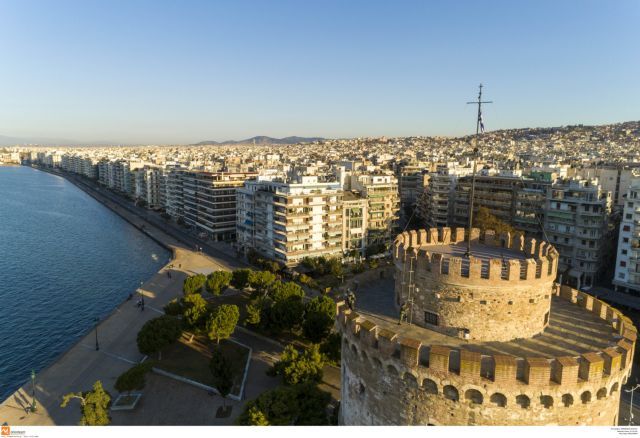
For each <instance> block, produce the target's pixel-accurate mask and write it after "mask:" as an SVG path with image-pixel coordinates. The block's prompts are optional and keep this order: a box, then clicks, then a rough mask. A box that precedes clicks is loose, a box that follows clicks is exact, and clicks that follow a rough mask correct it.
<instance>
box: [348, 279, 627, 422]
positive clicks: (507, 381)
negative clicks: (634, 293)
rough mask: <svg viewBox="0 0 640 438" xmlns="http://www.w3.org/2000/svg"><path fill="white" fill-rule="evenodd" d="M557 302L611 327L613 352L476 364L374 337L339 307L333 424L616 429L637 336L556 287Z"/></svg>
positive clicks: (473, 358) (467, 357) (384, 335)
mask: <svg viewBox="0 0 640 438" xmlns="http://www.w3.org/2000/svg"><path fill="white" fill-rule="evenodd" d="M556 294H557V295H558V296H559V297H560V298H562V299H565V300H567V301H570V302H572V303H573V304H575V305H576V306H580V307H582V308H584V309H585V310H586V311H589V312H593V313H594V314H596V315H598V316H599V317H600V318H601V319H603V320H606V321H607V322H609V323H610V324H611V325H612V327H613V328H614V330H615V331H616V333H617V334H618V335H617V339H616V340H614V342H615V346H612V347H609V348H606V349H604V350H603V351H594V352H588V353H584V354H582V355H580V356H577V357H571V356H563V357H557V358H542V357H524V358H521V357H513V356H508V355H491V356H489V355H482V354H480V353H473V352H470V351H467V350H464V349H456V348H452V347H446V346H439V345H428V346H423V345H422V343H421V342H420V341H418V340H415V339H407V338H399V337H398V335H397V334H395V333H392V332H389V331H388V330H385V329H382V328H378V327H377V326H376V325H375V324H374V323H371V322H370V321H367V320H366V319H365V318H363V317H361V316H360V315H358V314H357V313H354V312H351V311H349V310H348V309H346V306H344V304H343V303H339V304H338V317H337V326H338V329H339V330H340V332H341V333H342V335H343V345H342V363H341V367H342V389H341V391H342V400H341V413H340V421H341V422H342V424H346V425H357V424H371V425H427V424H435V425H471V424H477V425H551V424H553V425H609V426H611V425H615V424H617V413H618V406H619V401H620V391H621V387H622V384H623V383H624V382H625V381H626V379H627V378H628V376H629V374H630V372H631V366H632V358H633V352H634V349H635V341H636V337H637V334H636V329H635V327H634V326H633V324H632V323H631V321H630V320H629V318H627V317H625V316H624V315H623V314H621V313H620V312H619V311H617V310H615V309H614V308H612V307H610V306H608V305H607V304H606V303H604V302H602V301H599V300H597V299H595V298H593V297H591V296H589V295H587V294H584V293H583V292H579V291H576V290H574V289H571V288H568V287H565V286H563V287H562V288H559V289H557V290H556Z"/></svg>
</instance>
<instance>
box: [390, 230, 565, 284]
mask: <svg viewBox="0 0 640 438" xmlns="http://www.w3.org/2000/svg"><path fill="white" fill-rule="evenodd" d="M467 238H470V239H471V245H472V252H471V256H469V257H467V256H463V254H464V253H465V252H466V251H465V248H466V244H465V243H464V242H466V239H467ZM474 247H476V248H478V247H482V249H481V250H479V251H477V252H475V251H473V248H474ZM474 254H476V255H474ZM558 256H559V255H558V251H557V250H556V249H555V248H554V247H553V246H552V245H549V244H548V243H546V242H544V241H538V240H536V239H534V238H524V237H522V236H521V235H516V236H512V235H511V234H510V233H501V234H499V235H496V233H495V232H494V231H493V230H486V231H484V232H483V233H481V232H480V230H479V229H478V228H472V229H471V232H470V233H469V235H468V236H466V230H465V229H464V228H456V229H455V230H451V229H450V228H448V227H445V228H439V229H438V228H430V229H426V230H412V231H405V232H404V233H402V234H400V235H398V236H397V237H396V239H395V242H394V245H393V258H394V261H395V263H396V266H397V267H399V268H400V269H403V267H402V265H403V264H405V263H412V264H413V266H415V269H416V270H421V271H425V272H428V273H429V275H431V276H436V277H440V276H442V277H444V278H442V280H443V281H447V282H455V283H462V284H469V283H471V284H472V283H475V282H477V281H479V282H481V283H483V284H485V285H487V284H488V283H495V284H498V285H506V283H507V282H508V283H511V282H518V281H526V282H528V283H530V282H531V281H534V280H542V281H549V280H554V279H555V277H556V275H557V267H558ZM413 266H412V268H413Z"/></svg>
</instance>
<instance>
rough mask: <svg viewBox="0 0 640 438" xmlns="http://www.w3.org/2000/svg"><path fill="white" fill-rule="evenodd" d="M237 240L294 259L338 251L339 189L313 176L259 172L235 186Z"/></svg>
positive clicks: (244, 246)
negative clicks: (261, 174)
mask: <svg viewBox="0 0 640 438" xmlns="http://www.w3.org/2000/svg"><path fill="white" fill-rule="evenodd" d="M237 206H238V216H237V245H238V248H239V249H240V250H241V251H243V252H246V251H248V250H249V249H251V248H253V249H255V250H256V251H257V252H258V253H260V254H261V255H263V256H264V257H267V258H270V259H273V260H276V261H279V262H281V263H283V264H285V265H295V264H297V263H299V262H300V261H301V260H302V259H303V258H304V257H319V256H329V257H334V256H335V257H341V256H342V253H343V250H342V244H343V236H342V225H343V219H342V214H343V210H342V190H341V188H340V183H338V182H320V181H319V180H318V177H317V176H301V177H298V178H297V179H296V180H292V181H289V182H285V181H283V180H276V179H267V178H265V177H261V178H259V179H258V180H255V181H247V182H246V183H245V184H244V187H243V188H241V189H239V190H238V204H237Z"/></svg>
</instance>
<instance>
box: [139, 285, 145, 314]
mask: <svg viewBox="0 0 640 438" xmlns="http://www.w3.org/2000/svg"><path fill="white" fill-rule="evenodd" d="M142 283H143V282H142V281H140V289H138V291H139V292H140V310H141V311H143V310H144V294H143V293H142Z"/></svg>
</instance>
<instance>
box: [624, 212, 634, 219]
mask: <svg viewBox="0 0 640 438" xmlns="http://www.w3.org/2000/svg"><path fill="white" fill-rule="evenodd" d="M624 218H625V219H632V218H633V215H632V214H631V213H627V214H625V215H624Z"/></svg>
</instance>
